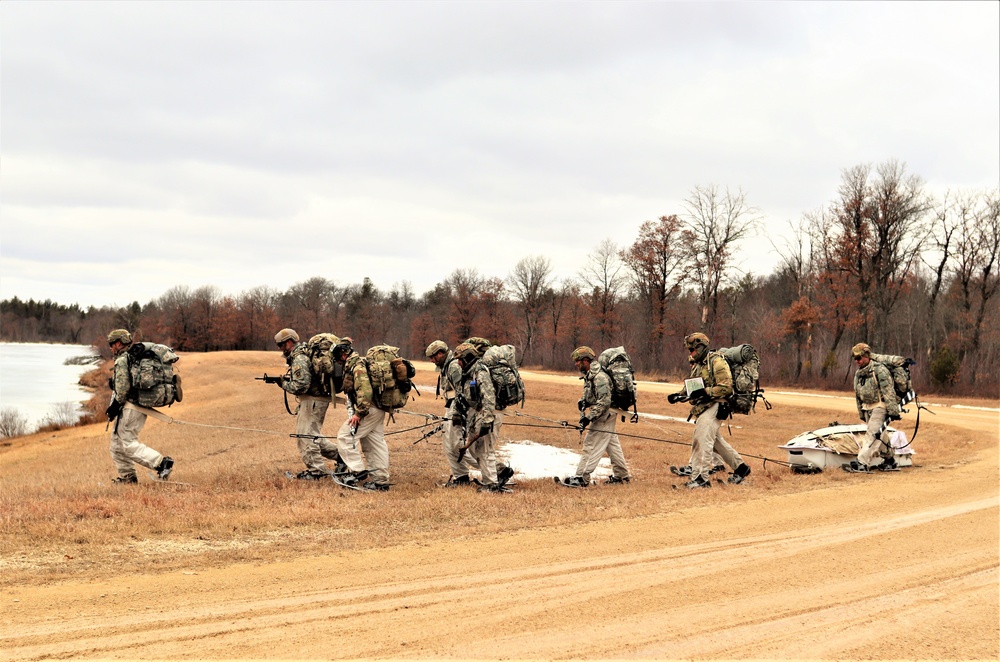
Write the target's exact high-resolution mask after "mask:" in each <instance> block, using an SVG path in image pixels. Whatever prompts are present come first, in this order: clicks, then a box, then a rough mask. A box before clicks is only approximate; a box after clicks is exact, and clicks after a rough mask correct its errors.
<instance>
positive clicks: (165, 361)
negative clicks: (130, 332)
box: [126, 342, 184, 407]
mask: <svg viewBox="0 0 1000 662" xmlns="http://www.w3.org/2000/svg"><path fill="white" fill-rule="evenodd" d="M127 357H128V358H127V361H128V369H129V375H130V376H131V378H132V388H131V390H130V391H129V393H128V395H127V396H126V399H127V400H129V401H131V402H134V403H136V404H137V405H139V406H141V407H169V406H170V405H172V404H174V403H175V402H180V401H181V399H182V398H183V397H184V395H183V391H182V390H181V378H180V375H176V374H174V364H175V363H177V361H179V360H180V357H179V356H177V355H176V354H174V350H172V349H171V348H169V347H167V346H166V345H159V344H156V343H151V342H137V343H135V344H133V345H132V346H131V347H129V348H128V352H127Z"/></svg>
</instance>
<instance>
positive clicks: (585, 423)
mask: <svg viewBox="0 0 1000 662" xmlns="http://www.w3.org/2000/svg"><path fill="white" fill-rule="evenodd" d="M588 425H590V417H589V416H586V415H584V416H581V417H580V430H585V429H586V428H587V426H588Z"/></svg>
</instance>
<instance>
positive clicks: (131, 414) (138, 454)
mask: <svg viewBox="0 0 1000 662" xmlns="http://www.w3.org/2000/svg"><path fill="white" fill-rule="evenodd" d="M145 424H146V415H145V414H143V413H142V412H140V411H138V410H136V409H132V408H131V407H125V408H124V409H123V410H122V416H121V418H120V419H118V421H117V422H116V423H112V427H113V428H114V429H113V430H112V432H111V459H112V460H113V461H114V463H115V467H116V468H117V469H118V475H119V476H123V477H129V476H135V465H136V464H140V465H142V466H144V467H146V468H147V469H154V468H156V467H158V466H159V465H160V462H162V461H163V456H162V455H161V454H160V453H158V452H157V451H154V450H153V449H152V448H150V447H149V446H146V445H145V444H143V443H142V442H140V441H139V432H141V431H142V427H143V426H144V425H145Z"/></svg>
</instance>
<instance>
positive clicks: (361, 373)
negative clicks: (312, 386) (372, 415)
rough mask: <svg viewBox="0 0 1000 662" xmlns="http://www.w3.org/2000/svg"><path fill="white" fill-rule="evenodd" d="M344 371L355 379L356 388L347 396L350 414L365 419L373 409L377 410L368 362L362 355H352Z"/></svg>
mask: <svg viewBox="0 0 1000 662" xmlns="http://www.w3.org/2000/svg"><path fill="white" fill-rule="evenodd" d="M344 370H345V371H349V372H350V373H351V376H352V377H353V378H354V388H353V389H352V390H351V391H350V392H349V393H348V394H347V398H348V407H347V411H348V414H349V415H354V414H357V415H358V416H359V417H361V418H364V417H365V416H367V415H368V412H369V411H371V410H372V408H377V406H376V404H375V391H374V389H373V388H372V380H371V379H369V377H368V362H367V360H366V359H365V357H363V356H361V355H360V354H357V353H355V354H351V355H350V356H349V357H348V359H347V363H346V364H345V365H344Z"/></svg>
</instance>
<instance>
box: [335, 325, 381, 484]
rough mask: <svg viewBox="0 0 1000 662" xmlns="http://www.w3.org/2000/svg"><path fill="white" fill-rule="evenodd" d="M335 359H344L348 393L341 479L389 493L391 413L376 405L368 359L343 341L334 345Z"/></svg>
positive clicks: (341, 444) (342, 432)
mask: <svg viewBox="0 0 1000 662" xmlns="http://www.w3.org/2000/svg"><path fill="white" fill-rule="evenodd" d="M333 358H334V360H335V361H337V362H338V363H340V362H343V365H344V393H345V394H347V420H345V421H344V424H343V425H341V426H340V430H339V431H338V432H337V449H338V450H339V451H340V457H341V458H342V459H343V461H344V464H345V465H346V470H347V473H344V474H343V475H341V476H339V478H340V481H341V482H343V483H345V484H347V485H349V486H351V487H360V486H361V485H362V483H364V489H366V490H372V491H376V492H388V491H389V445H388V444H387V443H386V441H385V416H386V413H387V412H386V411H385V410H384V409H381V408H380V407H379V406H378V405H376V404H375V401H374V391H373V389H372V383H371V380H370V379H369V377H368V370H367V368H366V366H365V361H366V359H365V358H364V357H362V356H361V355H359V354H358V353H357V352H355V351H354V349H353V348H352V347H351V346H350V344H344V343H343V341H342V344H341V345H338V346H337V347H335V348H334V351H333ZM362 453H364V456H363V457H362ZM366 460H367V462H368V468H367V469H365V461H366ZM365 481H367V482H365Z"/></svg>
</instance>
